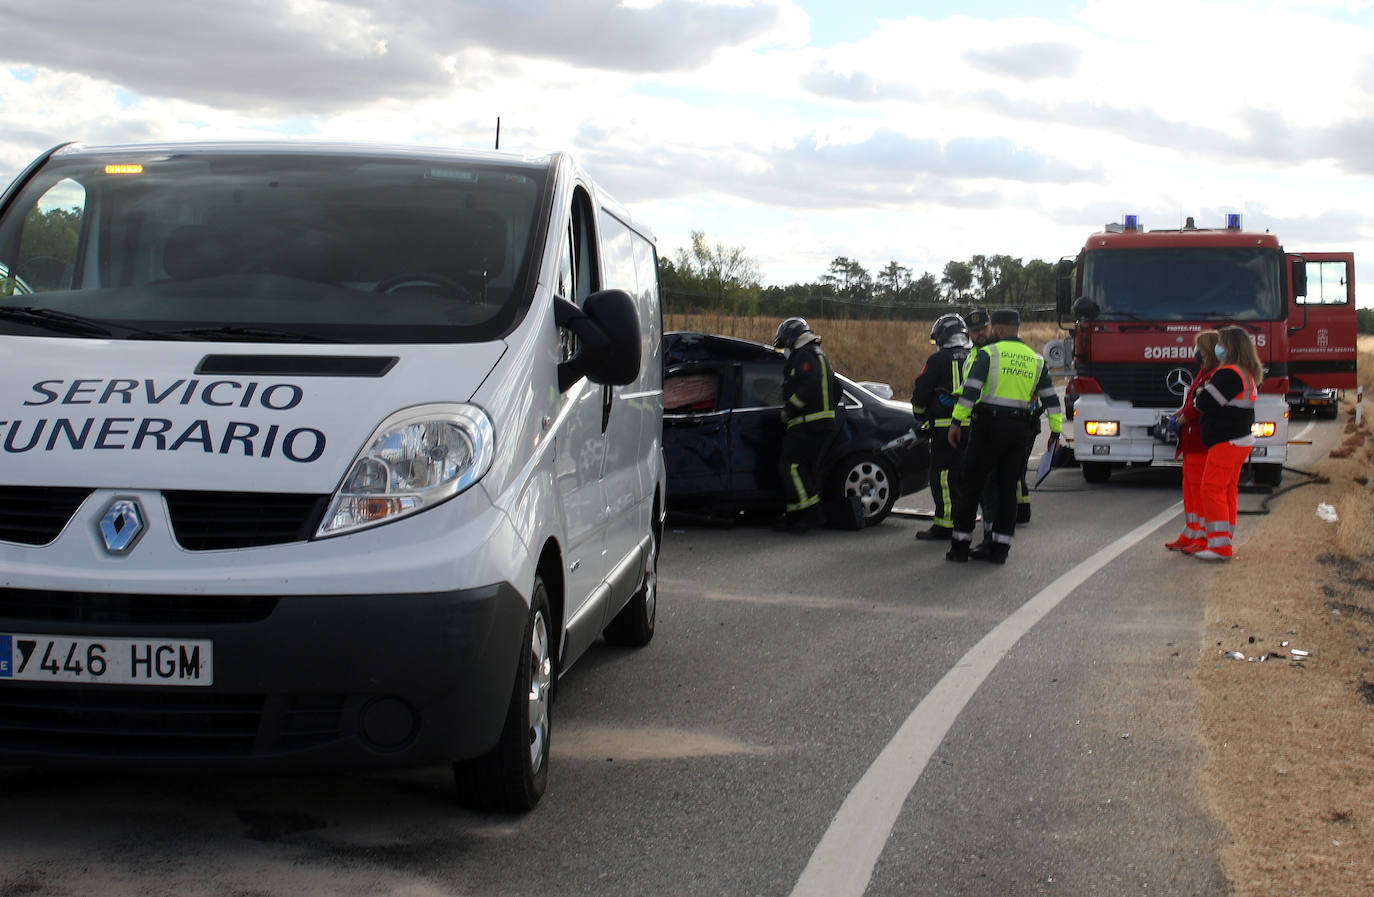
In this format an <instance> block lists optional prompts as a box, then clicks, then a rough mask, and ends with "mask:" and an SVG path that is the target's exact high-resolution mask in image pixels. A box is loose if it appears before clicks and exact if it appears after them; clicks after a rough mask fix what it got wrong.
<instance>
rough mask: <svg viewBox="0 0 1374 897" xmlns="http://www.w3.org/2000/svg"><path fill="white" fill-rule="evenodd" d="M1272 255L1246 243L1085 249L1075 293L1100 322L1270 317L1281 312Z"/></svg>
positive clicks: (1277, 269)
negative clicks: (1089, 304)
mask: <svg viewBox="0 0 1374 897" xmlns="http://www.w3.org/2000/svg"><path fill="white" fill-rule="evenodd" d="M1281 272H1282V265H1281V264H1280V255H1279V253H1277V252H1275V251H1273V250H1270V249H1255V248H1249V247H1235V248H1216V247H1208V248H1201V247H1192V248H1187V247H1171V248H1160V249H1112V250H1096V251H1092V252H1088V253H1086V254H1085V256H1084V263H1083V295H1084V296H1087V297H1088V298H1089V299H1092V300H1093V301H1094V302H1096V303H1097V306H1098V308H1099V309H1100V312H1099V319H1100V320H1111V319H1115V318H1124V319H1133V320H1145V321H1209V320H1241V321H1256V320H1270V321H1272V320H1275V319H1277V318H1281V317H1283V315H1284V305H1283V293H1282V289H1281V286H1280V274H1281Z"/></svg>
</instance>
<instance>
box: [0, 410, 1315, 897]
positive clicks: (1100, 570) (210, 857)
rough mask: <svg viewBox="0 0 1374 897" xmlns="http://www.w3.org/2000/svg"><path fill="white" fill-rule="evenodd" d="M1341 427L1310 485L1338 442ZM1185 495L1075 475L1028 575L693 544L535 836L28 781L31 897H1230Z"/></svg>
mask: <svg viewBox="0 0 1374 897" xmlns="http://www.w3.org/2000/svg"><path fill="white" fill-rule="evenodd" d="M1304 425H1305V424H1304V422H1301V421H1299V422H1297V423H1296V424H1295V427H1294V429H1295V431H1300V430H1301V429H1302V427H1303V426H1304ZM1316 427H1317V429H1316V430H1315V431H1314V433H1315V435H1316V437H1317V439H1318V443H1319V448H1317V449H1312V450H1304V449H1302V448H1298V449H1297V450H1296V457H1294V458H1293V460H1292V462H1291V463H1293V464H1294V466H1302V465H1303V464H1304V463H1305V461H1306V460H1308V459H1310V458H1311V457H1315V453H1316V452H1317V451H1324V448H1323V447H1320V446H1324V445H1329V444H1330V443H1331V442H1334V440H1335V438H1336V434H1337V433H1338V430H1337V425H1336V424H1334V423H1331V424H1326V423H1323V424H1318V425H1316ZM1295 438H1296V435H1295ZM1177 501H1178V489H1177V481H1176V478H1175V477H1174V476H1171V475H1169V474H1168V473H1160V472H1155V471H1144V472H1132V473H1127V474H1125V475H1118V476H1114V477H1113V479H1112V481H1111V482H1110V483H1109V484H1106V485H1100V486H1099V485H1089V484H1086V483H1084V481H1083V480H1082V478H1081V476H1080V475H1079V474H1078V472H1077V471H1076V470H1072V469H1064V470H1057V471H1055V472H1053V473H1052V474H1051V475H1050V477H1049V479H1048V480H1047V481H1046V482H1045V484H1044V486H1043V487H1042V489H1041V490H1040V491H1038V492H1036V493H1035V496H1034V505H1033V506H1034V518H1033V521H1032V523H1031V524H1030V525H1029V526H1026V527H1024V528H1020V529H1018V531H1017V537H1016V541H1015V547H1014V548H1013V550H1012V555H1011V560H1010V562H1009V563H1008V564H1007V565H1006V566H1005V567H996V566H993V565H989V564H980V563H971V564H968V565H959V564H951V563H948V562H946V561H944V560H943V559H942V554H943V549H942V548H941V547H940V546H937V545H932V544H927V543H918V542H916V541H914V539H913V535H914V533H915V531H916V529H917V528H919V527H923V526H925V525H926V524H927V521H924V520H920V519H917V518H913V517H893V518H891V519H890V520H889V521H888V522H886V523H884V524H883V525H881V526H879V527H875V528H872V529H870V530H867V531H865V532H860V533H848V532H838V531H825V532H813V533H810V534H807V535H804V536H793V535H787V534H779V533H774V532H773V531H772V530H771V529H768V528H767V527H751V526H741V527H735V528H732V529H721V528H712V527H707V526H701V525H696V524H691V525H687V524H682V523H673V522H671V521H670V528H669V532H668V535H667V537H666V538H665V541H664V546H663V557H662V561H661V564H660V576H661V598H660V605H659V607H660V610H659V623H658V633H657V636H656V638H655V640H654V642H653V643H652V644H651V645H650V646H649V647H647V648H645V649H641V650H622V649H615V648H611V647H608V646H605V645H597V646H595V647H594V648H593V649H592V650H591V652H590V653H589V654H588V655H587V656H586V657H585V658H584V659H583V660H582V661H581V662H580V663H579V665H578V666H577V667H576V668H575V669H574V670H573V671H572V672H571V673H570V674H569V675H568V676H566V677H565V678H564V679H563V681H562V683H561V691H560V694H559V698H558V704H557V706H556V708H555V731H554V741H553V754H554V755H553V765H552V773H551V779H550V790H549V793H548V794H547V796H546V797H545V799H544V801H543V802H542V803H541V804H540V806H539V808H538V809H537V810H536V811H535V812H533V813H531V814H529V815H526V816H522V817H512V816H482V815H478V814H474V813H469V812H466V811H463V810H461V809H458V808H456V807H455V806H454V805H453V803H452V802H451V797H450V787H451V783H450V780H449V776H448V772H447V770H446V769H439V768H435V769H426V770H418V771H414V772H409V773H403V774H387V775H371V776H327V777H325V776H295V777H271V778H262V777H242V778H238V777H221V776H209V775H206V776H195V777H184V778H165V777H141V778H140V777H128V776H110V775H106V774H102V773H98V772H83V773H79V774H72V773H69V772H53V771H31V770H18V769H0V808H2V809H3V812H0V897H11V895H14V897H18V895H46V894H63V895H65V894H70V895H83V897H84V895H91V894H100V895H109V897H118V895H125V894H128V895H162V894H166V895H196V894H214V895H236V897H268V895H274V897H275V895H282V897H286V895H291V897H303V895H312V894H318V895H326V894H327V895H353V894H357V895H437V894H443V895H469V894H471V895H487V897H506V895H509V897H516V895H551V897H558V895H569V897H576V895H602V897H604V895H673V897H686V895H789V894H794V893H795V894H798V895H801V894H805V893H827V894H829V895H830V897H846V895H851V894H852V895H854V897H858V895H861V894H868V895H874V897H876V895H926V894H929V895H941V897H947V895H952V894H970V895H994V894H996V895H1022V894H1063V895H1088V894H1103V895H1117V894H1142V893H1146V894H1178V895H1185V894H1186V895H1208V894H1225V893H1227V888H1226V885H1225V881H1224V879H1223V877H1222V875H1221V872H1220V868H1219V866H1218V863H1217V852H1218V850H1219V848H1220V847H1221V839H1222V837H1223V835H1222V833H1221V832H1220V831H1219V830H1218V829H1217V828H1216V826H1215V825H1214V824H1213V823H1212V822H1211V821H1210V820H1209V819H1208V817H1207V816H1206V814H1205V812H1204V808H1203V807H1202V806H1200V805H1199V803H1198V798H1197V789H1196V782H1195V776H1196V770H1197V768H1198V762H1199V759H1200V750H1201V748H1200V744H1199V742H1198V740H1197V737H1196V731H1197V724H1198V721H1197V719H1196V718H1195V716H1194V707H1195V706H1196V700H1195V698H1196V694H1195V685H1194V682H1193V679H1192V673H1193V669H1194V666H1195V664H1196V661H1197V651H1198V641H1199V635H1200V631H1201V626H1202V622H1203V621H1202V619H1201V607H1202V601H1201V597H1200V595H1199V594H1198V589H1199V586H1198V585H1197V583H1196V581H1195V580H1194V579H1193V578H1192V577H1190V576H1189V566H1188V565H1190V564H1198V563H1200V562H1197V561H1192V560H1190V559H1186V558H1180V557H1178V556H1176V555H1174V554H1173V553H1171V552H1166V551H1164V550H1163V549H1162V548H1161V543H1162V542H1164V541H1165V540H1167V539H1169V538H1172V537H1173V536H1174V535H1176V532H1177V529H1178V526H1179V523H1178V518H1177V517H1176V516H1174V517H1171V518H1170V519H1169V520H1168V522H1166V523H1164V524H1163V525H1162V526H1158V527H1157V528H1156V529H1154V530H1153V531H1146V532H1142V531H1141V530H1140V528H1141V525H1142V524H1144V523H1146V522H1147V521H1150V520H1152V519H1153V518H1156V517H1158V515H1160V514H1162V513H1165V512H1168V511H1169V509H1170V508H1172V507H1173V506H1174V505H1175V504H1176V503H1177ZM921 503H922V496H919V495H918V496H914V497H912V499H911V500H908V501H907V502H904V505H905V506H906V507H908V508H916V507H919V506H920V505H921ZM1258 504H1259V497H1258V496H1244V497H1243V499H1242V506H1243V507H1250V508H1254V507H1257V506H1258ZM1245 525H1246V524H1245V523H1244V522H1242V524H1241V532H1242V537H1243V535H1244V529H1245ZM1123 538H1125V539H1127V541H1125V542H1123V541H1121V540H1123ZM1135 539H1138V540H1139V541H1136V542H1132V541H1131V540H1135ZM1104 549H1110V551H1109V552H1108V554H1109V555H1110V556H1105V555H1098V554H1097V553H1098V552H1100V551H1103V550H1104ZM1095 555H1096V556H1097V567H1096V568H1095V570H1094V571H1093V572H1091V574H1090V575H1087V576H1080V577H1079V578H1080V579H1081V580H1082V581H1081V582H1079V581H1077V580H1076V579H1073V577H1074V575H1075V571H1076V570H1077V571H1079V572H1080V573H1081V571H1082V567H1081V566H1080V565H1081V564H1082V563H1083V562H1084V561H1085V559H1089V558H1092V557H1094V556H1095ZM1066 576H1067V577H1069V579H1068V580H1066V579H1065V577H1066ZM1026 607H1034V608H1038V610H1036V614H1037V615H1034V616H1031V617H1027V616H1026V614H1027V611H1026V610H1025V608H1026ZM1018 612H1019V613H1018ZM990 634H992V635H991V636H990ZM999 634H1000V637H1001V643H999V645H994V646H993V647H994V649H995V650H994V651H993V653H992V655H991V660H990V661H989V660H988V657H989V655H988V654H987V651H988V650H989V649H988V648H987V646H988V644H989V642H986V641H984V640H985V639H987V638H991V637H993V636H998V635H999ZM994 641H996V639H995V638H994ZM980 644H981V645H983V646H984V647H983V648H982V649H981V650H982V651H983V653H982V654H981V655H980V654H979V649H978V646H980ZM980 657H981V658H982V659H981V660H979V658H980ZM980 664H982V665H983V666H984V667H986V675H985V676H984V675H983V673H982V672H980ZM942 682H943V683H944V685H942V684H941V683H942ZM951 683H954V685H956V686H958V687H959V688H962V692H960V696H959V698H958V700H951V699H950V698H949V696H948V694H947V693H946V692H945V691H944V690H943V689H948V688H950V687H952V686H951ZM942 695H943V697H942ZM927 698H930V700H927ZM923 702H924V703H923ZM913 714H915V715H913ZM908 720H911V724H910V725H908V726H907V727H906V728H905V729H904V728H903V724H904V723H907V722H908ZM903 732H904V733H905V735H899V733H903ZM904 739H905V740H904ZM913 739H914V741H913ZM921 739H924V740H925V741H927V742H929V744H930V750H929V752H928V754H929V756H928V758H926V757H923V756H921V752H920V751H919V750H916V749H913V747H912V745H913V743H914V742H915V741H920V740H921ZM885 749H887V752H886V753H884V752H885ZM880 757H882V758H886V759H885V760H884V761H883V762H882V763H877V765H875V762H876V761H878V760H879V758H880ZM927 759H928V762H927ZM870 770H873V772H872V773H870ZM866 774H868V776H867V778H865V776H866ZM865 788H866V789H867V790H864V789H865ZM851 794H853V795H856V796H855V797H854V798H852V799H851ZM847 799H849V803H848V804H846V801H847ZM882 803H886V804H888V805H890V807H891V813H890V817H889V816H884V813H883V812H882V811H881V810H880V808H879V804H882ZM826 845H829V847H826ZM837 846H838V849H836V847H837ZM867 854H871V858H870V857H867ZM813 856H814V857H816V858H817V859H816V862H814V863H813V862H812V858H813ZM853 882H857V885H855V884H853Z"/></svg>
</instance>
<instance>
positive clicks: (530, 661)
mask: <svg viewBox="0 0 1374 897" xmlns="http://www.w3.org/2000/svg"><path fill="white" fill-rule="evenodd" d="M549 620H550V615H549V596H548V592H547V591H546V590H545V588H544V581H543V579H541V578H539V577H535V580H534V590H533V593H532V594H531V595H530V616H529V622H528V623H526V624H525V638H524V641H523V643H522V644H521V647H520V661H519V665H518V666H517V667H516V670H515V687H514V688H513V689H512V691H511V698H510V706H509V707H508V708H507V710H506V722H505V725H504V726H503V727H502V729H501V737H500V740H498V741H497V742H496V746H495V747H494V748H492V749H491V750H490V751H488V752H487V753H485V754H483V755H482V756H480V757H477V758H474V759H472V760H463V761H460V762H457V763H454V764H453V782H454V784H455V785H456V786H457V789H458V801H459V803H461V804H463V805H464V806H467V807H471V808H473V809H476V810H487V811H490V810H497V811H505V812H514V813H523V812H526V811H529V810H532V809H534V806H535V804H537V803H539V798H541V797H543V796H544V789H545V787H546V786H547V785H548V781H549V736H550V734H551V725H550V721H551V716H550V712H551V711H552V709H553V708H552V700H553V676H554V670H555V668H556V667H555V664H554V659H555V658H554V641H553V638H552V637H551V636H550V633H549Z"/></svg>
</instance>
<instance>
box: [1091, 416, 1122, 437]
mask: <svg viewBox="0 0 1374 897" xmlns="http://www.w3.org/2000/svg"><path fill="white" fill-rule="evenodd" d="M1083 432H1084V433H1087V434H1088V435H1089V436H1116V435H1117V434H1118V433H1120V432H1121V424H1120V422H1119V421H1114V420H1085V421H1083Z"/></svg>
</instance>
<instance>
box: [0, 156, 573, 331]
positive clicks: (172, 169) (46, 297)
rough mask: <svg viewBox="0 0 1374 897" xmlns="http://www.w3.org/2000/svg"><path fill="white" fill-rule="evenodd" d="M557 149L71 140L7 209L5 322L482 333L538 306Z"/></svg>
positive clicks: (53, 326)
mask: <svg viewBox="0 0 1374 897" xmlns="http://www.w3.org/2000/svg"><path fill="white" fill-rule="evenodd" d="M550 181H551V175H550V173H549V168H548V167H547V165H545V164H533V163H519V162H513V163H506V162H504V161H502V160H494V159H485V158H479V159H464V158H458V157H448V156H441V155H437V154H436V155H435V156H432V157H430V156H423V155H418V154H400V153H397V154H394V155H389V154H386V153H381V152H379V153H378V154H376V155H367V154H365V151H359V152H358V153H356V154H347V153H341V152H325V151H321V152H318V153H315V152H308V151H300V152H282V153H279V154H269V153H264V152H256V151H252V152H250V151H245V150H227V151H226V150H224V149H222V148H217V149H216V150H210V149H199V148H196V149H191V150H189V151H188V150H185V149H184V148H175V149H171V150H168V149H166V148H161V149H160V150H159V151H156V152H154V151H152V150H151V149H150V150H139V151H136V152H133V153H127V152H120V153H119V154H118V155H102V154H100V153H97V152H94V151H80V152H77V153H73V154H70V155H69V154H65V153H59V154H57V155H55V156H54V157H53V158H52V159H50V160H49V161H48V162H47V164H45V165H44V166H43V167H42V168H41V169H40V170H39V171H38V173H37V174H36V175H35V176H34V177H33V178H32V179H30V181H29V182H28V183H27V184H25V185H24V187H23V188H22V190H20V191H19V192H18V194H17V195H15V196H14V197H13V198H12V201H11V202H9V203H8V204H7V205H6V207H5V209H4V212H3V217H0V333H10V334H24V335H35V336H37V335H41V336H87V337H89V336H105V335H108V336H110V337H112V338H116V339H118V338H127V339H184V340H207V339H208V340H219V339H230V340H233V339H240V340H248V341H289V342H346V343H349V342H351V343H387V342H397V343H420V342H424V343H435V342H478V341H487V340H491V339H495V338H498V337H500V336H502V335H504V334H505V333H507V332H509V330H510V329H511V328H512V327H513V326H514V325H515V323H516V322H517V321H518V320H519V318H520V317H521V315H522V314H523V313H524V311H525V309H527V308H528V307H529V302H530V292H531V290H532V287H533V283H534V281H535V275H534V274H533V273H532V270H533V268H534V267H535V266H536V265H537V264H538V256H537V253H536V251H535V247H536V245H538V244H541V243H542V234H543V231H544V229H545V228H546V227H547V221H546V214H547V213H546V211H545V210H546V209H547V206H548V199H547V196H546V188H547V187H548V185H549V183H550Z"/></svg>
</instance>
